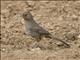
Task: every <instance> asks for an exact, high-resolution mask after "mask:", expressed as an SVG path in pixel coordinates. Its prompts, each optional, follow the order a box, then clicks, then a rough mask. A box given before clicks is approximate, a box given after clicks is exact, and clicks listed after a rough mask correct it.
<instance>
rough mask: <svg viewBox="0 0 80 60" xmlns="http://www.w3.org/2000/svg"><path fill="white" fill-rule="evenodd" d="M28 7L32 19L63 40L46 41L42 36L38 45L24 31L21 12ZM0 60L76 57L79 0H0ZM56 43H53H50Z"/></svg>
mask: <svg viewBox="0 0 80 60" xmlns="http://www.w3.org/2000/svg"><path fill="white" fill-rule="evenodd" d="M26 10H30V11H31V13H32V15H33V16H34V19H35V21H36V22H37V23H38V24H39V25H40V26H42V27H44V28H45V29H46V30H48V31H49V32H50V33H51V34H52V35H53V36H56V37H57V38H61V39H63V40H64V41H65V42H66V43H68V44H69V45H70V46H71V47H70V48H65V47H63V46H62V45H57V44H61V43H60V42H59V41H57V42H55V41H54V42H53V43H52V44H50V43H49V39H46V38H43V39H42V40H41V41H40V42H39V44H40V45H41V48H42V49H41V48H32V45H33V44H34V43H35V41H34V40H33V39H32V38H31V37H30V36H27V35H25V34H24V32H25V28H24V20H23V18H22V16H21V15H22V13H23V12H25V11H26ZM0 35H1V42H0V43H1V48H0V51H1V60H80V1H1V34H0ZM54 43H56V44H54Z"/></svg>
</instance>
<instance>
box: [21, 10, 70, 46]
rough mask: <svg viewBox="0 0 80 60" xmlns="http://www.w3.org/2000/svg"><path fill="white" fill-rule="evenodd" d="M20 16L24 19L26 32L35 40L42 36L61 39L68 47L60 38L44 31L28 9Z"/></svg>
mask: <svg viewBox="0 0 80 60" xmlns="http://www.w3.org/2000/svg"><path fill="white" fill-rule="evenodd" d="M22 17H23V18H24V21H25V28H26V33H27V34H29V35H31V36H32V37H33V38H35V39H36V40H37V41H40V40H41V38H42V37H46V38H52V39H56V40H58V41H61V42H62V43H64V44H65V45H66V46H67V47H70V46H69V45H68V44H67V43H66V42H64V41H62V40H61V39H58V38H56V37H53V36H52V35H51V34H50V33H49V32H48V31H46V30H45V29H44V28H42V27H41V26H39V24H38V23H36V22H35V20H34V19H33V16H32V14H31V13H30V12H29V11H27V12H24V13H23V15H22Z"/></svg>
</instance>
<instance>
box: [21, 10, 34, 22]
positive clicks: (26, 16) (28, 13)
mask: <svg viewBox="0 0 80 60" xmlns="http://www.w3.org/2000/svg"><path fill="white" fill-rule="evenodd" d="M22 17H23V18H24V20H27V21H28V20H32V17H33V16H32V14H31V13H30V11H27V12H24V13H23V15H22Z"/></svg>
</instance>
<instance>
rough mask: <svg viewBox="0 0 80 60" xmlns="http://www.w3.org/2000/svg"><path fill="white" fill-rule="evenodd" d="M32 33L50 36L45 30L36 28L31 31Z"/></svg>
mask: <svg viewBox="0 0 80 60" xmlns="http://www.w3.org/2000/svg"><path fill="white" fill-rule="evenodd" d="M31 31H33V32H36V33H39V34H41V35H50V33H49V32H48V31H46V30H45V29H43V28H37V27H34V28H32V29H31Z"/></svg>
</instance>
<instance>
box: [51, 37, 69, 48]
mask: <svg viewBox="0 0 80 60" xmlns="http://www.w3.org/2000/svg"><path fill="white" fill-rule="evenodd" d="M51 37H52V39H54V40H57V41H60V42H62V43H63V44H64V45H65V46H66V47H67V48H70V45H69V44H68V43H66V42H65V41H63V40H62V39H60V38H57V37H54V36H51Z"/></svg>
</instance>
